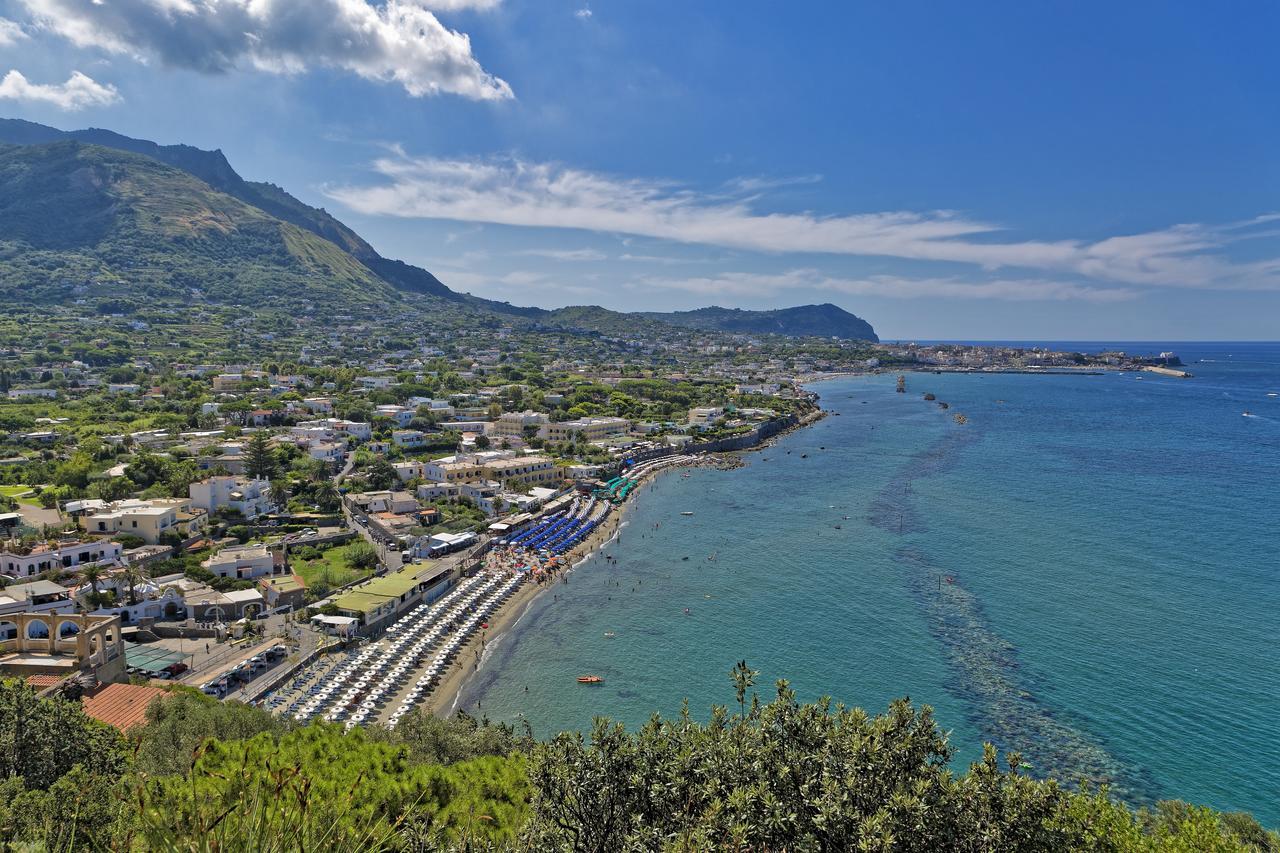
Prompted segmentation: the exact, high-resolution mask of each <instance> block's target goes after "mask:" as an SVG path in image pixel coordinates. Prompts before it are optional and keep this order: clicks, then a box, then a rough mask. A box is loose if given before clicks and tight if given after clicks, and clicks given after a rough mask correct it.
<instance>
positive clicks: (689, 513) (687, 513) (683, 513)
mask: <svg viewBox="0 0 1280 853" xmlns="http://www.w3.org/2000/svg"><path fill="white" fill-rule="evenodd" d="M680 514H681V515H693V513H692V512H688V511H685V512H682V513H680Z"/></svg>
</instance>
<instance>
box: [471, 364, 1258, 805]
mask: <svg viewBox="0 0 1280 853" xmlns="http://www.w3.org/2000/svg"><path fill="white" fill-rule="evenodd" d="M1121 346H1123V345H1121ZM1163 348H1168V346H1159V345H1147V344H1143V345H1131V346H1129V347H1128V349H1129V350H1130V351H1135V352H1138V351H1143V352H1145V351H1158V350H1159V349H1163ZM1172 348H1174V349H1175V350H1176V351H1178V353H1179V354H1180V355H1181V356H1182V358H1183V360H1184V361H1185V362H1186V364H1187V367H1188V369H1190V370H1191V371H1193V372H1194V373H1195V374H1196V376H1195V378H1193V379H1188V380H1180V379H1173V378H1164V377H1159V376H1156V375H1154V374H1142V379H1141V380H1140V381H1139V380H1138V379H1137V376H1136V375H1135V374H1132V373H1129V374H1125V375H1119V374H1107V375H1104V376H1021V375H982V376H975V375H955V374H949V375H933V374H911V375H909V376H908V381H907V387H908V393H906V394H896V393H894V379H893V377H891V376H880V377H867V378H858V379H846V380H836V381H831V382H825V383H820V384H818V385H815V386H814V390H817V391H818V392H819V393H821V395H822V399H823V405H824V407H825V408H827V409H830V410H831V411H833V412H839V413H840V414H839V415H838V416H832V417H829V418H827V419H825V420H823V421H821V422H820V423H818V424H816V425H815V426H813V427H811V428H809V429H805V430H802V431H800V432H797V433H794V434H792V435H791V436H788V437H786V438H784V439H782V440H781V441H780V442H779V444H778V445H777V446H776V447H772V448H769V449H766V450H764V451H761V452H757V453H752V454H747V455H745V456H744V459H745V461H746V463H747V465H746V467H744V468H740V469H737V470H732V471H716V470H696V471H694V472H693V473H692V475H691V476H690V477H688V478H683V477H680V476H679V475H667V476H665V477H663V478H661V479H659V480H658V481H657V482H656V483H655V484H654V485H652V486H646V487H645V488H644V490H643V491H642V492H641V493H640V494H639V495H638V501H637V506H635V507H633V508H632V511H631V513H630V515H629V524H628V526H627V527H626V528H624V532H623V534H622V538H621V541H620V542H618V543H616V544H615V545H612V546H610V548H609V551H610V552H611V553H613V554H614V555H615V556H616V557H617V558H618V563H617V565H609V564H607V563H606V562H604V561H603V560H599V559H592V560H591V561H589V562H587V563H586V564H584V565H583V566H581V567H580V568H579V569H578V570H577V571H576V572H574V573H573V574H572V576H571V578H570V582H569V583H568V585H560V586H558V587H557V588H556V589H555V591H554V593H553V595H554V597H553V595H545V596H543V597H541V598H539V599H538V600H537V601H536V602H535V604H534V605H533V606H532V607H531V608H530V610H529V612H528V613H527V614H526V616H525V617H524V618H523V619H522V621H521V622H520V624H519V626H518V627H517V628H516V629H515V630H514V631H512V632H511V633H509V634H508V635H506V636H505V637H503V638H502V639H501V640H500V641H499V642H498V643H497V645H496V646H494V647H492V648H491V650H490V654H489V657H488V659H487V660H486V662H485V665H484V666H482V668H481V670H480V673H479V677H478V679H477V680H476V681H475V682H474V683H473V684H472V685H471V686H470V687H469V688H468V689H467V691H465V692H464V695H463V697H462V700H461V701H462V703H463V705H464V706H466V707H468V709H469V710H474V709H475V703H476V701H477V700H480V701H482V705H483V713H485V714H487V715H488V716H490V717H491V718H494V719H501V720H507V721H515V720H518V719H520V718H521V717H523V718H525V719H527V720H528V721H529V722H530V723H531V724H532V726H533V728H534V731H535V732H536V733H537V734H539V735H548V734H551V733H553V732H555V731H559V730H562V729H573V728H579V729H585V728H587V727H589V725H590V721H591V718H592V716H593V715H607V716H610V717H613V718H615V719H620V720H623V721H625V722H626V723H628V724H631V725H635V724H638V723H641V722H643V721H644V720H645V719H646V718H647V717H648V716H649V715H650V714H651V713H652V712H654V711H658V712H661V713H664V714H672V713H675V712H677V711H678V710H679V708H680V705H681V703H682V701H684V700H685V699H686V698H687V699H688V701H689V703H690V706H691V708H692V709H693V710H694V711H695V713H698V714H700V715H703V716H705V713H706V710H707V709H708V708H709V706H710V705H711V704H713V703H716V704H730V703H732V702H733V688H732V684H731V682H730V680H729V677H728V671H729V668H730V667H731V666H732V664H733V663H734V662H735V661H737V660H739V659H742V658H745V659H746V660H747V661H748V662H749V663H750V665H751V666H752V667H754V668H756V669H759V670H761V672H762V675H761V678H760V681H759V688H760V689H761V693H762V694H763V695H764V698H767V697H768V693H769V691H770V689H771V688H770V687H769V685H770V684H771V682H772V680H774V679H777V678H787V679H789V680H790V681H791V683H792V686H793V687H794V688H795V689H796V690H797V692H798V693H799V695H800V697H801V698H802V699H810V698H816V697H818V696H820V695H824V694H825V695H830V696H832V697H833V698H835V699H836V700H838V701H841V702H845V703H847V704H851V705H860V706H862V707H864V708H867V709H868V710H871V711H879V710H883V708H884V707H885V705H886V704H887V703H888V702H889V700H891V699H893V698H895V697H899V696H903V695H910V697H911V699H912V700H913V701H916V702H922V703H928V704H930V705H932V706H933V707H934V709H935V712H936V715H937V718H938V720H939V722H940V723H941V725H942V726H943V727H944V728H947V729H950V730H951V732H952V735H951V739H952V743H953V745H954V746H955V747H956V748H957V761H958V762H961V763H964V762H968V761H971V760H973V759H975V758H977V757H978V756H979V755H980V752H981V744H982V742H983V741H984V740H990V741H993V742H994V743H996V744H997V745H998V746H1000V747H1001V748H1003V749H1019V750H1021V751H1022V752H1023V753H1024V754H1025V756H1026V760H1027V761H1029V762H1030V763H1031V764H1032V765H1033V767H1034V768H1035V769H1036V771H1037V772H1040V773H1044V774H1046V775H1055V776H1058V777H1065V778H1076V777H1079V776H1086V777H1088V778H1091V779H1108V780H1111V781H1112V782H1113V784H1114V787H1115V789H1116V790H1117V791H1119V792H1121V793H1122V794H1123V795H1124V796H1126V797H1128V798H1129V799H1131V800H1132V801H1134V802H1149V801H1151V800H1153V799H1155V798H1162V797H1178V798H1182V799H1187V800H1191V801H1195V802H1200V803H1205V804H1209V805H1213V806H1215V807H1218V808H1222V809H1245V810H1249V811H1252V812H1253V813H1254V814H1256V815H1257V816H1258V817H1259V819H1260V820H1262V821H1263V822H1264V823H1265V824H1267V825H1270V826H1273V827H1275V826H1280V738H1278V737H1277V736H1276V732H1275V726H1276V724H1277V723H1280V556H1278V555H1280V512H1278V509H1277V495H1278V494H1280V491H1278V489H1280V485H1278V484H1280V397H1268V396H1266V392H1268V391H1271V392H1280V344H1201V345H1191V344H1182V345H1173V347H1172ZM926 391H928V392H932V393H934V394H936V395H937V398H938V400H941V401H946V402H948V403H949V404H950V406H951V408H950V410H949V411H947V412H943V411H942V410H940V409H939V408H938V407H937V406H936V405H935V404H934V403H928V402H925V401H924V400H923V399H922V396H921V395H922V394H923V393H924V392H926ZM1245 411H1249V412H1251V413H1253V416H1252V417H1243V416H1242V414H1243V413H1244V412H1245ZM955 413H963V414H964V415H965V416H966V417H967V418H968V423H967V424H965V425H958V424H957V423H956V422H955V421H954V419H953V417H952V415H953V414H955ZM823 448H825V449H823ZM802 454H807V458H802ZM682 511H692V512H694V513H695V514H694V515H693V516H691V517H685V516H682V515H681V514H680V513H681V512H682ZM844 516H848V518H847V519H845V518H844ZM837 524H838V525H840V528H839V529H837V528H836V526H835V525H837ZM655 525H660V526H659V527H655ZM712 554H714V555H715V560H714V561H710V560H708V559H707V557H708V556H710V555H712ZM685 556H688V557H689V559H688V560H687V561H686V560H683V559H682V557H685ZM685 608H688V609H689V613H688V614H687V615H686V613H685ZM605 632H614V633H615V634H616V637H615V638H613V639H607V638H605V636H604V634H605ZM588 672H591V673H598V674H600V675H603V676H605V678H606V682H605V684H604V685H601V686H599V687H586V686H581V685H578V684H577V683H576V682H575V681H574V678H575V676H577V675H579V674H583V673H588ZM526 687H527V688H528V690H527V692H526Z"/></svg>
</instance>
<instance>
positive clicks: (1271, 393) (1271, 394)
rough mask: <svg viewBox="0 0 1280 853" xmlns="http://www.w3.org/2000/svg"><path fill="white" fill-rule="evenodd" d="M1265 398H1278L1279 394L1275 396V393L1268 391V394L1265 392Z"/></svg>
mask: <svg viewBox="0 0 1280 853" xmlns="http://www.w3.org/2000/svg"><path fill="white" fill-rule="evenodd" d="M1267 396H1268V397H1280V394H1277V393H1276V392H1275V391H1268V392H1267Z"/></svg>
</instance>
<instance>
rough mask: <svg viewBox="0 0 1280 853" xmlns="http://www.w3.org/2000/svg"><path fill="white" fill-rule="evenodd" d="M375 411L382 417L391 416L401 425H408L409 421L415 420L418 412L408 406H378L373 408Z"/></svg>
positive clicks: (376, 414) (375, 413)
mask: <svg viewBox="0 0 1280 853" xmlns="http://www.w3.org/2000/svg"><path fill="white" fill-rule="evenodd" d="M373 413H374V415H375V416H377V417H380V418H390V419H391V420H393V421H395V422H396V424H397V425H398V426H401V427H406V426H408V425H409V421H411V420H413V419H414V417H415V416H416V414H417V412H416V411H415V410H414V409H411V408H409V407H408V406H378V407H376V408H375V409H374V410H373Z"/></svg>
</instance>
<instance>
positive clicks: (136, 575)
mask: <svg viewBox="0 0 1280 853" xmlns="http://www.w3.org/2000/svg"><path fill="white" fill-rule="evenodd" d="M145 580H146V577H145V576H144V575H143V574H142V569H140V568H138V566H137V565H136V564H134V563H130V564H129V565H127V566H125V567H124V582H125V583H126V584H128V585H129V604H130V605H131V606H132V605H134V604H137V603H138V593H137V591H136V589H135V588H136V587H137V585H138V584H140V583H142V582H143V581H145Z"/></svg>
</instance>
